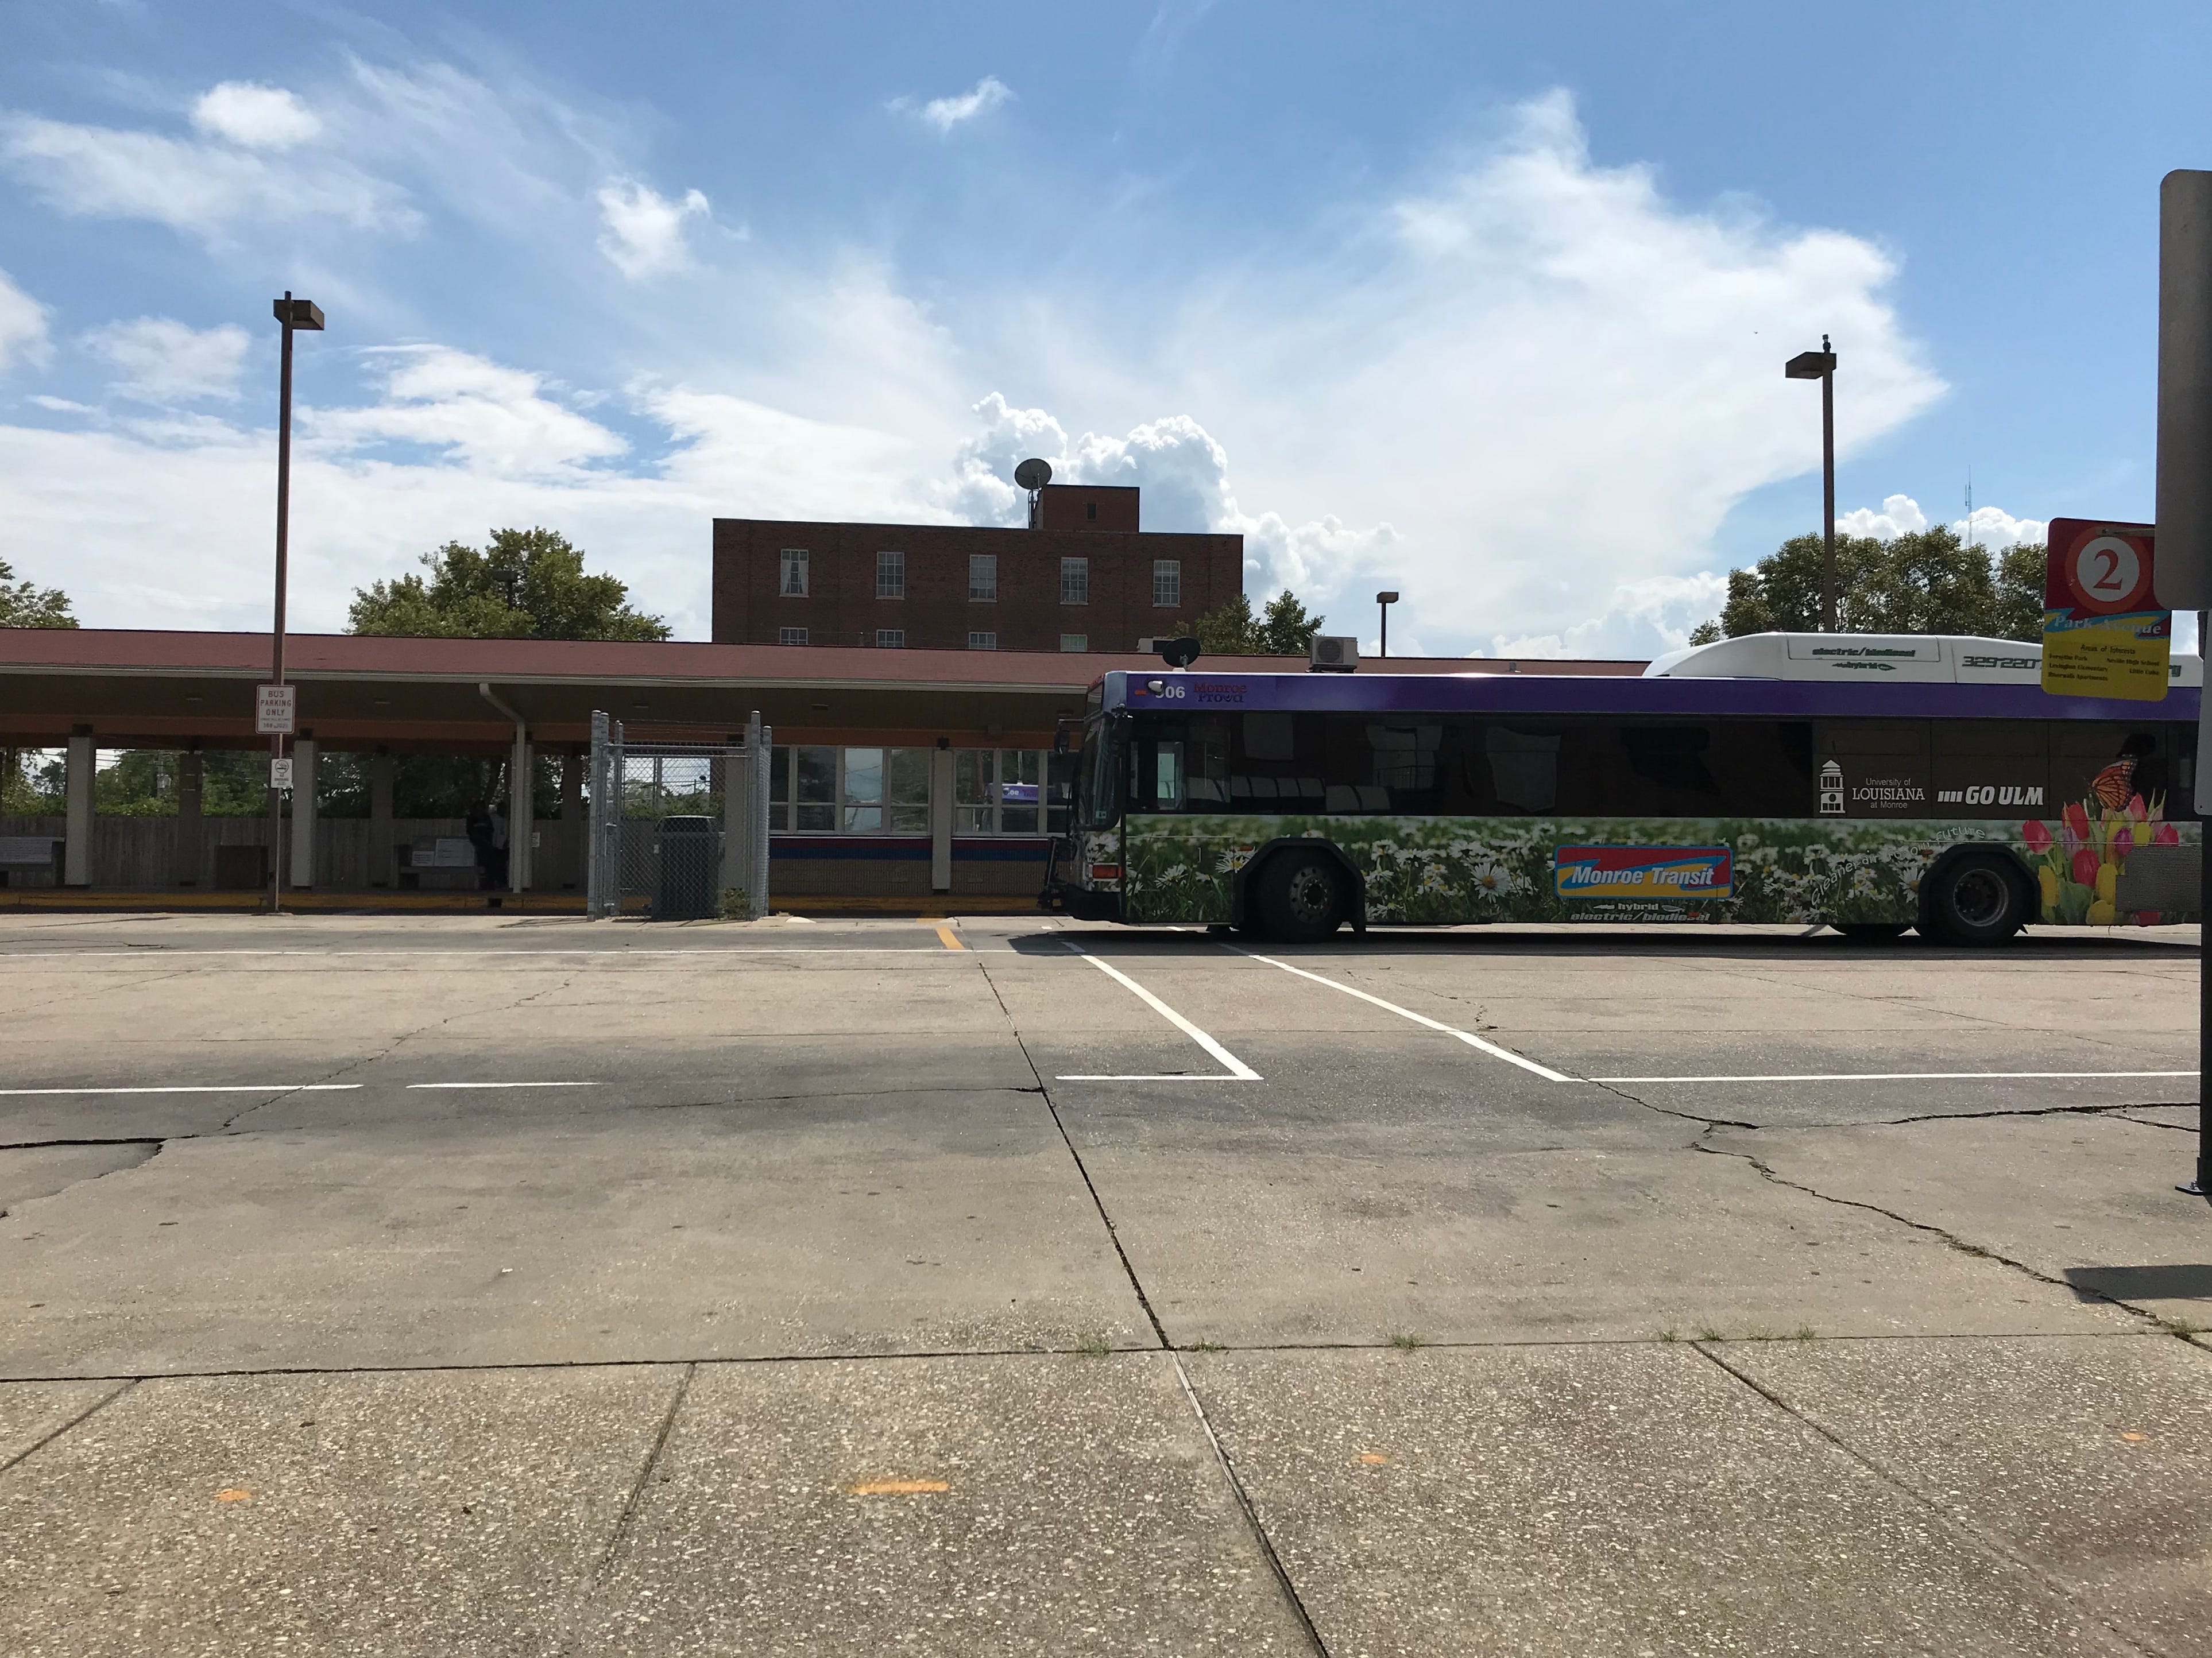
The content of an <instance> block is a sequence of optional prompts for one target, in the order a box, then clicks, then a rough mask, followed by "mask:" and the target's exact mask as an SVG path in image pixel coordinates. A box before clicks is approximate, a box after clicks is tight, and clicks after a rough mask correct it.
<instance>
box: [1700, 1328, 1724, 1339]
mask: <svg viewBox="0 0 2212 1658" xmlns="http://www.w3.org/2000/svg"><path fill="white" fill-rule="evenodd" d="M1698 1339H1699V1340H1700V1341H1726V1340H1727V1339H1728V1338H1727V1337H1726V1336H1724V1335H1723V1334H1722V1333H1720V1332H1719V1331H1718V1330H1716V1329H1715V1328H1713V1327H1712V1326H1711V1325H1710V1324H1700V1325H1699V1326H1698Z"/></svg>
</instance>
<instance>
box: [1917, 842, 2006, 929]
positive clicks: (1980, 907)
mask: <svg viewBox="0 0 2212 1658" xmlns="http://www.w3.org/2000/svg"><path fill="white" fill-rule="evenodd" d="M2032 908H2033V904H2032V901H2031V900H2030V898H2029V896H2028V889H2027V880H2026V878H2024V877H2023V876H2022V874H2021V871H2020V869H2019V867H2018V865H2015V863H2014V862H2013V860H2012V859H2010V858H2008V857H2007V856H2006V855H2005V854H2004V853H2001V852H1968V853H1960V855H1959V856H1958V857H1956V858H1952V859H1947V860H1946V861H1944V862H1943V863H1941V864H1938V865H1936V867H1935V868H1934V869H1933V870H1931V871H1929V874H1928V877H1927V878H1926V879H1924V880H1923V881H1922V883H1921V884H1920V930H1921V931H1922V932H1924V933H1926V934H1928V935H1929V937H1931V938H1935V939H1936V941H1937V942H1938V943H1941V944H2002V943H2003V942H2004V941H2005V940H2006V939H2008V938H2011V937H2012V935H2013V934H2014V933H2015V932H2019V931H2020V930H2021V928H2022V927H2024V926H2027V922H2028V918H2029V914H2030V912H2031V909H2032Z"/></svg>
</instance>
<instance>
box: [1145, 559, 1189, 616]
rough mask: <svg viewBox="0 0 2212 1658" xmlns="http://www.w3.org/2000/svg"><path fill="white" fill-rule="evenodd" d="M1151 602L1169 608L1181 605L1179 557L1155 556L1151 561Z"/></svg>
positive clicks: (1176, 608)
mask: <svg viewBox="0 0 2212 1658" xmlns="http://www.w3.org/2000/svg"><path fill="white" fill-rule="evenodd" d="M1152 603H1153V604H1159V605H1164V606H1165V607H1166V608H1167V609H1169V610H1178V609H1180V608H1181V607H1182V560H1181V559H1179V558H1156V559H1154V560H1153V561H1152Z"/></svg>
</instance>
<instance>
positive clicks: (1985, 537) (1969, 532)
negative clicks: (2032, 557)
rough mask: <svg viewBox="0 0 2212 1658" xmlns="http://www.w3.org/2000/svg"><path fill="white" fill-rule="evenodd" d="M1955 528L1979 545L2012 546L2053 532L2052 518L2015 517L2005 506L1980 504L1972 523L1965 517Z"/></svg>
mask: <svg viewBox="0 0 2212 1658" xmlns="http://www.w3.org/2000/svg"><path fill="white" fill-rule="evenodd" d="M1951 527H1952V528H1953V529H1954V530H1956V531H1958V532H1959V535H1960V538H1961V539H1962V540H1966V541H1971V542H1972V543H1973V544H1974V545H1976V546H1978V547H2010V546H2014V545H2015V544H2018V543H2021V542H2023V541H2029V542H2040V541H2045V540H2048V539H2049V538H2050V535H2051V523H2050V520H2049V519H2040V518H2015V517H2014V516H2013V515H2012V514H2011V513H2008V512H2006V511H2005V510H2004V508H2002V507H1975V508H1974V517H1973V522H1972V524H1969V523H1968V522H1967V521H1966V519H1963V518H1961V519H1955V520H1954V522H1953V523H1952V525H1951Z"/></svg>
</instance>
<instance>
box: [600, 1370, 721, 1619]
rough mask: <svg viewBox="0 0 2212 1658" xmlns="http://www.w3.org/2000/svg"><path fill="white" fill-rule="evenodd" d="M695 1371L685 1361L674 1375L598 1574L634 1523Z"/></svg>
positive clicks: (608, 1565)
mask: <svg viewBox="0 0 2212 1658" xmlns="http://www.w3.org/2000/svg"><path fill="white" fill-rule="evenodd" d="M698 1374H699V1366H698V1363H697V1362H696V1360H695V1361H693V1362H692V1363H689V1364H686V1365H685V1366H684V1371H683V1374H682V1375H681V1376H678V1377H677V1379H676V1390H675V1392H674V1393H672V1394H670V1395H669V1400H668V1408H667V1409H666V1410H665V1411H664V1412H661V1416H660V1425H659V1427H658V1428H657V1429H655V1430H654V1431H653V1446H652V1448H651V1449H649V1450H647V1452H646V1454H645V1461H643V1462H642V1463H641V1464H640V1465H639V1467H638V1471H637V1480H636V1483H635V1484H634V1485H631V1487H630V1488H629V1497H626V1498H625V1499H624V1500H623V1506H622V1512H621V1513H620V1514H619V1515H617V1516H616V1517H615V1523H614V1528H613V1530H611V1532H609V1533H607V1546H606V1547H605V1548H604V1549H602V1550H600V1551H599V1564H598V1565H597V1566H596V1568H595V1569H594V1571H595V1575H596V1576H599V1577H601V1578H604V1577H605V1576H606V1574H607V1572H608V1570H610V1569H611V1567H612V1566H613V1564H614V1561H615V1556H616V1555H617V1553H618V1552H620V1551H621V1549H622V1546H623V1543H624V1542H625V1541H627V1540H628V1539H629V1534H630V1532H631V1531H632V1529H634V1528H635V1526H636V1524H637V1511H638V1509H639V1508H640V1507H641V1506H642V1505H643V1503H644V1502H645V1493H646V1491H647V1487H649V1486H650V1485H652V1484H653V1470H654V1469H656V1468H658V1467H659V1466H660V1459H661V1456H662V1455H663V1454H664V1453H665V1451H666V1450H667V1448H668V1436H669V1435H670V1434H671V1433H673V1432H674V1431H675V1430H676V1418H677V1417H678V1415H679V1414H680V1413H681V1412H682V1411H683V1409H684V1400H686V1399H687V1398H689V1397H690V1394H691V1382H692V1378H693V1377H695V1376H697V1375H698Z"/></svg>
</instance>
